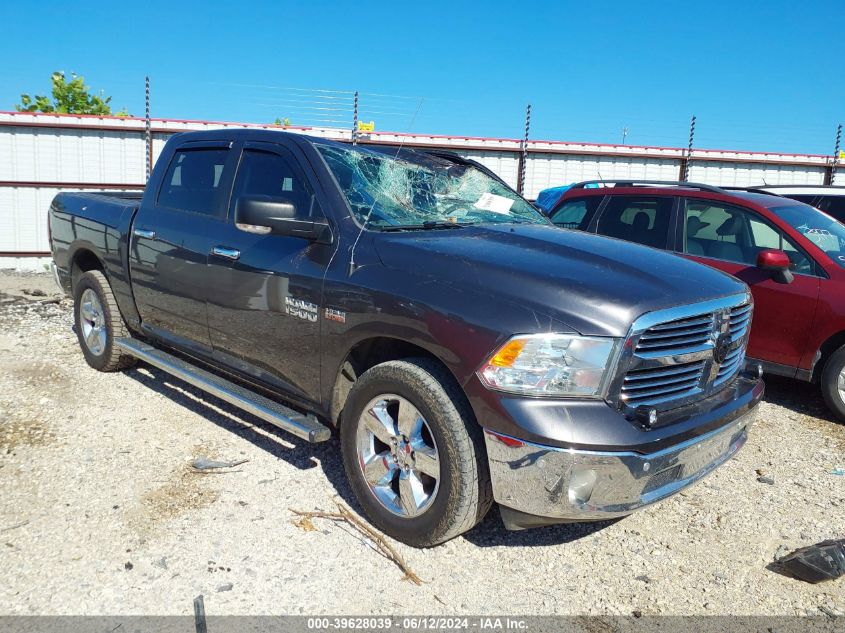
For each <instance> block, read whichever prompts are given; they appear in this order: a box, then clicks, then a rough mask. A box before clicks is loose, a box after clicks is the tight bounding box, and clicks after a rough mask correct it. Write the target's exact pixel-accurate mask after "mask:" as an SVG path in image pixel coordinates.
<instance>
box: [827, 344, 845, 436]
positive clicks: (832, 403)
mask: <svg viewBox="0 0 845 633" xmlns="http://www.w3.org/2000/svg"><path fill="white" fill-rule="evenodd" d="M840 385H841V391H840ZM821 390H822V397H823V398H824V401H825V404H827V406H828V408H829V409H830V410H831V412H832V413H833V414H834V415H836V417H837V418H838V419H839V420H840V421H842V422H845V345H843V346H842V347H840V348H839V349H838V350H836V351H835V352H834V353H833V354H832V355H831V357H830V358H828V359H827V362H826V363H825V364H824V369H823V370H822V376H821Z"/></svg>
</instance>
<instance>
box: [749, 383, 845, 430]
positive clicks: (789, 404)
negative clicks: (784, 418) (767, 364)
mask: <svg viewBox="0 0 845 633" xmlns="http://www.w3.org/2000/svg"><path fill="white" fill-rule="evenodd" d="M763 380H764V381H765V383H766V394H765V396H764V400H765V401H766V402H770V403H772V404H776V405H778V406H781V407H784V408H786V409H789V410H791V411H793V412H794V413H798V414H800V415H809V416H812V417H814V418H818V419H819V420H824V421H826V422H832V423H834V424H839V425H841V424H842V422H841V421H839V420H838V419H837V418H836V417H835V416H834V415H833V414H832V413H831V412H830V409H828V408H827V405H825V403H824V400H823V399H822V395H821V391H820V390H819V386H818V385H814V384H811V383H808V382H804V381H801V380H793V379H792V378H784V377H782V376H772V375H769V374H766V376H765V377H764V378H763Z"/></svg>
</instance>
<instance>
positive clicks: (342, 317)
mask: <svg viewBox="0 0 845 633" xmlns="http://www.w3.org/2000/svg"><path fill="white" fill-rule="evenodd" d="M324 315H325V317H326V319H327V320H329V321H337V322H338V323H346V312H343V311H342V310H335V309H334V308H326V310H325V312H324Z"/></svg>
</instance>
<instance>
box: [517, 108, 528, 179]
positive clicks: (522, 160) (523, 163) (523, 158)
mask: <svg viewBox="0 0 845 633" xmlns="http://www.w3.org/2000/svg"><path fill="white" fill-rule="evenodd" d="M530 129H531V104H530V103H529V104H528V107H526V108H525V136H524V137H523V139H522V152H521V153H520V155H519V178H518V179H517V182H516V191H517V193H519V194H522V193H523V192H524V191H525V170H526V167H527V163H528V132H529V131H530Z"/></svg>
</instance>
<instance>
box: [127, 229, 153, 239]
mask: <svg viewBox="0 0 845 633" xmlns="http://www.w3.org/2000/svg"><path fill="white" fill-rule="evenodd" d="M132 233H134V234H135V237H143V238H144V239H146V240H154V239H155V238H156V232H155V231H147V230H146V229H135V230H134V231H132Z"/></svg>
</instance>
